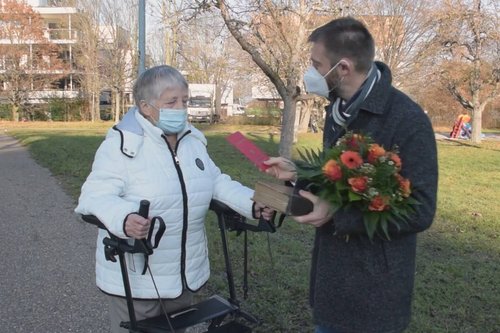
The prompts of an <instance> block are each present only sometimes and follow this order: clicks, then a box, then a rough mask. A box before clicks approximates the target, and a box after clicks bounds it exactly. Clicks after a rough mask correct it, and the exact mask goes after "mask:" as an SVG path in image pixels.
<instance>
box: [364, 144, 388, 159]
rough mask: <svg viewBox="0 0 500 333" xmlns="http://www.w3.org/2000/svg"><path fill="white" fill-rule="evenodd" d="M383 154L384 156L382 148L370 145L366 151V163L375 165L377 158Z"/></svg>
mask: <svg viewBox="0 0 500 333" xmlns="http://www.w3.org/2000/svg"><path fill="white" fill-rule="evenodd" d="M384 154H385V149H384V148H383V147H382V146H380V145H378V144H376V143H374V144H371V145H370V148H369V149H368V162H370V163H371V164H373V163H375V161H376V160H377V158H379V157H381V156H384Z"/></svg>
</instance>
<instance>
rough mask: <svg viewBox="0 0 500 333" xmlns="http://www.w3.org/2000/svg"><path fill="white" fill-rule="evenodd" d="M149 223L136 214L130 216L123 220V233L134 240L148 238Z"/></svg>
mask: <svg viewBox="0 0 500 333" xmlns="http://www.w3.org/2000/svg"><path fill="white" fill-rule="evenodd" d="M150 225H151V221H150V220H148V219H145V218H144V217H142V216H140V215H138V214H130V215H129V216H127V220H125V233H126V234H127V235H128V236H129V237H132V238H135V239H143V238H146V237H147V236H148V233H149V227H150Z"/></svg>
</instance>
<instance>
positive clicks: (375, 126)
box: [266, 17, 438, 333]
mask: <svg viewBox="0 0 500 333" xmlns="http://www.w3.org/2000/svg"><path fill="white" fill-rule="evenodd" d="M309 41H310V42H311V43H312V49H311V62H312V66H311V67H310V68H309V69H308V71H307V72H306V73H305V75H304V81H305V85H306V90H307V91H308V92H310V93H316V94H318V95H323V96H324V97H327V98H328V99H329V100H330V102H331V103H330V105H329V106H328V107H327V108H326V121H325V128H324V136H323V144H324V146H325V147H326V148H327V147H331V146H332V145H334V144H335V143H336V142H337V140H338V139H339V138H340V137H341V136H342V135H343V134H345V131H346V129H347V130H349V131H354V132H358V133H363V134H366V135H370V136H371V137H372V138H373V139H374V141H375V142H376V143H378V144H379V145H382V146H383V147H385V148H387V149H390V148H392V147H394V146H397V147H399V156H400V157H401V160H402V170H401V175H402V176H403V177H405V178H408V179H409V180H410V181H411V184H412V186H413V189H412V194H411V196H412V197H413V198H414V199H416V200H417V201H418V202H419V203H420V204H419V205H417V206H415V207H416V211H415V213H414V214H412V215H411V217H410V218H409V219H408V220H407V223H406V224H405V223H399V224H400V225H401V229H399V230H398V229H397V228H392V229H390V230H389V235H390V240H386V239H383V238H381V237H375V238H374V239H373V240H371V241H370V240H369V238H368V236H367V234H366V231H365V228H364V224H363V217H362V212H361V211H360V210H356V209H340V210H339V211H337V212H336V213H335V214H332V213H331V207H330V205H329V204H328V203H327V202H325V201H323V200H321V199H320V198H319V197H317V196H315V195H314V194H312V193H310V192H306V191H301V192H300V194H301V195H302V196H304V197H306V198H308V199H309V200H311V201H312V202H313V203H314V210H313V211H312V212H311V213H310V214H307V215H304V216H297V217H294V219H295V220H296V221H298V222H300V223H306V224H311V225H313V226H315V227H316V228H317V229H316V236H315V241H314V248H313V256H312V265H311V266H312V267H311V286H310V302H311V306H312V308H313V317H314V323H315V325H316V332H317V333H389V332H390V333H392V332H402V331H403V330H404V329H405V328H406V327H407V326H408V324H409V322H410V316H411V300H412V293H413V284H414V275H415V254H416V241H417V239H416V235H417V233H418V232H421V231H423V230H425V229H427V228H429V226H430V225H431V223H432V220H433V218H434V214H435V210H436V192H437V179H438V166H437V153H436V142H435V137H434V132H433V129H432V126H431V123H430V121H429V119H428V117H427V115H426V114H425V113H424V112H423V110H422V109H421V108H420V107H419V106H418V105H417V104H416V103H415V102H414V101H412V100H411V99H410V98H409V97H408V96H406V95H405V94H404V93H402V92H401V91H399V90H397V89H396V88H394V87H393V86H392V83H391V81H392V78H391V72H390V70H389V68H388V67H387V66H386V65H385V64H383V63H380V62H374V60H373V59H374V53H375V52H374V50H375V45H374V41H373V38H372V36H371V35H370V33H369V31H368V30H367V29H366V28H365V27H364V25H363V24H362V23H361V22H359V21H357V20H355V19H353V18H350V17H345V18H340V19H336V20H333V21H331V22H329V23H327V24H325V25H324V26H322V27H319V28H317V29H316V30H315V31H313V32H312V34H311V35H310V37H309ZM266 164H268V165H270V166H271V168H270V169H268V173H270V174H272V175H274V176H275V177H277V178H279V179H283V180H294V178H295V176H296V174H295V172H294V170H293V168H291V167H290V162H289V161H287V160H285V159H284V158H282V157H275V158H271V159H270V160H269V161H267V162H266ZM346 236H348V237H346ZM347 239H348V240H347Z"/></svg>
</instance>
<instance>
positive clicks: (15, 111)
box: [11, 104, 19, 121]
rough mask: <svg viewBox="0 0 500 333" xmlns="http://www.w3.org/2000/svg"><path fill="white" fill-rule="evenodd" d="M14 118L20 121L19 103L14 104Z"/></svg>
mask: <svg viewBox="0 0 500 333" xmlns="http://www.w3.org/2000/svg"><path fill="white" fill-rule="evenodd" d="M11 110H12V120H13V121H19V105H16V104H12V109H11Z"/></svg>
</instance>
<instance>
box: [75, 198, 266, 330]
mask: <svg viewBox="0 0 500 333" xmlns="http://www.w3.org/2000/svg"><path fill="white" fill-rule="evenodd" d="M210 210H212V211H214V212H215V214H216V215H217V220H218V224H219V230H220V234H221V239H222V248H223V251H224V260H225V266H226V274H227V282H228V288H229V298H228V299H225V298H223V297H221V296H219V295H213V296H212V297H210V298H208V299H206V300H203V301H201V302H199V303H197V304H194V305H191V306H188V307H186V308H184V309H180V310H176V311H174V312H170V313H168V319H167V318H166V317H165V314H161V315H159V316H156V317H152V318H147V319H144V320H139V321H137V320H136V317H135V311H134V305H133V297H132V292H131V289H130V283H129V279H128V272H127V264H126V261H125V253H126V252H128V253H144V254H146V255H148V254H151V253H152V247H151V244H150V243H149V242H148V241H145V240H141V241H137V240H136V241H135V244H134V246H132V245H130V244H129V243H128V242H127V240H124V239H120V238H118V237H116V236H115V235H113V234H111V233H110V232H109V231H108V233H109V238H108V237H106V238H105V239H104V240H103V243H104V244H105V249H104V252H105V255H106V259H107V260H111V261H116V258H115V256H116V255H118V259H119V263H120V269H121V273H122V278H123V285H124V289H125V297H126V299H127V306H128V312H129V317H130V321H127V322H122V323H120V326H121V327H124V328H126V329H128V330H129V332H131V333H166V332H173V333H174V332H175V331H176V330H181V329H185V328H188V327H191V326H195V325H197V324H201V323H206V322H210V325H209V327H208V330H207V331H205V333H208V332H210V333H226V332H227V333H247V332H252V329H251V328H250V327H248V326H246V325H244V324H242V323H240V322H238V321H236V320H234V319H235V318H238V317H241V318H244V319H245V320H247V321H249V322H250V323H253V324H257V323H258V320H257V319H256V318H255V317H254V316H252V315H251V314H249V313H246V312H245V311H243V310H241V308H240V307H239V301H238V299H237V298H236V291H235V286H234V279H233V273H232V268H231V262H230V259H229V251H228V246H227V239H226V229H227V230H229V231H237V232H238V234H239V233H241V232H245V233H246V231H247V230H250V231H266V232H274V230H275V229H274V228H273V226H272V225H271V222H268V221H263V220H261V221H259V225H253V224H248V223H246V219H245V218H244V217H243V216H241V215H239V214H238V213H236V212H235V211H234V210H232V209H231V208H230V207H228V206H227V205H225V204H223V203H222V202H220V201H217V200H212V201H211V202H210ZM148 213H149V202H147V201H146V200H143V201H141V207H140V209H139V214H140V215H141V216H143V217H147V216H148ZM82 219H83V220H84V221H85V222H88V223H90V224H93V225H95V226H97V227H99V228H101V229H104V230H107V229H106V227H105V226H104V224H103V223H102V222H101V221H99V220H98V219H97V218H96V217H95V216H92V215H83V216H82ZM268 224H269V225H268ZM270 225H271V226H270ZM151 228H154V225H153V224H152V226H151ZM151 231H152V230H151ZM150 235H151V232H150ZM245 240H246V238H245ZM245 245H246V244H245ZM245 250H246V248H245ZM245 265H246V262H245ZM245 271H246V267H245ZM227 317H231V320H229V321H227V320H226V322H224V320H225V319H226V318H227ZM223 322H224V323H223Z"/></svg>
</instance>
